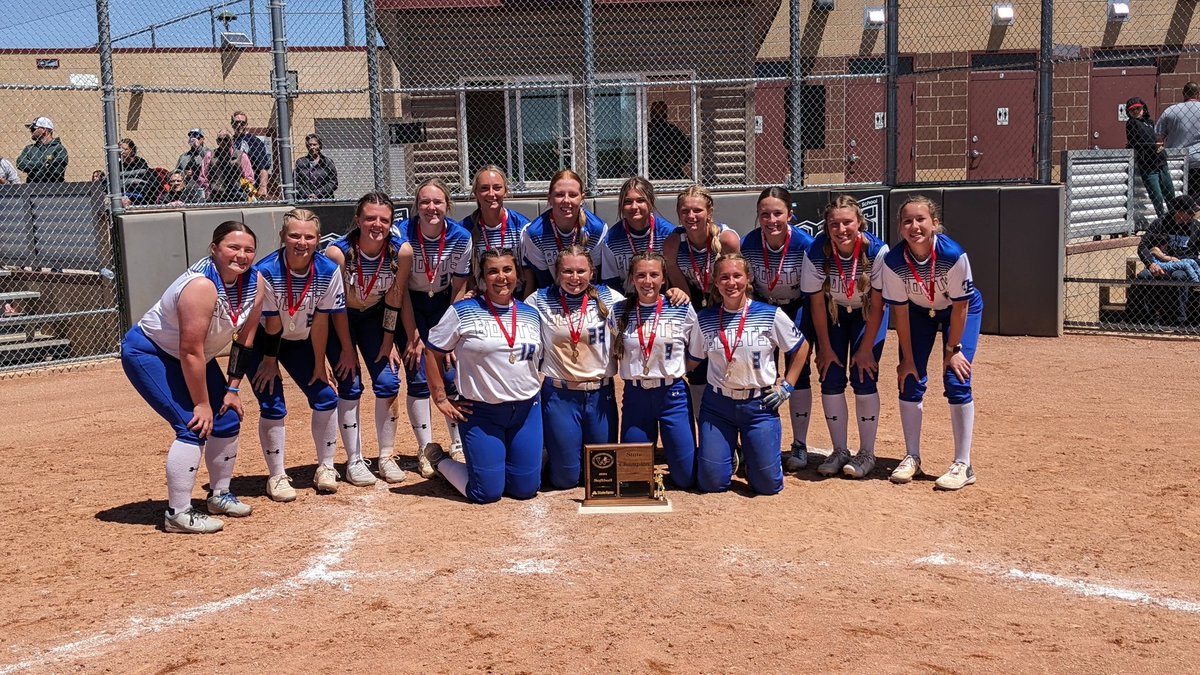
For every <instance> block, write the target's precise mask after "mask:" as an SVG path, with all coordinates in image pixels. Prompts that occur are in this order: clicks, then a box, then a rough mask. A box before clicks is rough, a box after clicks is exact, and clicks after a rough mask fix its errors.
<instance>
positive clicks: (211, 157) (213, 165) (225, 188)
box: [200, 129, 254, 202]
mask: <svg viewBox="0 0 1200 675" xmlns="http://www.w3.org/2000/svg"><path fill="white" fill-rule="evenodd" d="M243 181H245V183H244V184H243ZM200 187H202V188H204V191H205V194H206V195H207V197H208V201H210V202H244V201H248V200H247V197H248V196H249V194H252V192H251V191H252V190H253V188H254V169H253V168H252V167H251V164H250V157H249V156H247V155H246V153H244V152H242V151H241V150H238V149H237V148H236V147H234V145H233V136H232V135H231V134H230V133H229V130H228V129H222V130H221V131H219V132H217V149H216V150H213V151H212V152H210V153H208V154H207V155H205V156H204V160H203V161H202V162H201V165H200Z"/></svg>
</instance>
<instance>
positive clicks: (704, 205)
mask: <svg viewBox="0 0 1200 675" xmlns="http://www.w3.org/2000/svg"><path fill="white" fill-rule="evenodd" d="M675 211H676V213H677V215H678V216H679V225H680V227H679V229H678V230H676V233H675V234H673V235H671V236H670V237H669V238H667V241H666V242H665V243H664V244H663V258H665V259H666V261H667V280H668V281H670V282H671V285H672V286H674V287H675V288H686V289H687V292H688V295H690V296H691V298H692V307H693V308H694V309H695V310H696V311H697V312H699V311H701V310H703V309H704V308H706V307H708V303H709V299H710V298H711V297H712V290H713V264H714V263H715V261H716V259H717V258H718V257H720V256H721V255H722V254H723V253H737V252H738V251H739V249H740V248H741V241H739V240H738V236H737V232H734V231H733V229H732V228H730V227H729V226H728V225H725V224H724V223H717V222H716V221H715V220H713V198H712V195H711V194H710V193H709V192H708V190H705V189H704V188H702V187H700V186H699V185H692V186H690V187H688V188H687V189H685V190H684V191H683V192H681V193H679V197H677V198H676V200H675ZM707 380H708V364H707V363H704V362H702V363H701V364H700V365H699V366H698V367H696V368H694V369H692V370H690V371H689V372H688V388H689V389H690V390H691V397H692V412H693V413H695V414H697V415H698V414H699V413H700V397H702V396H703V395H704V388H705V383H706V382H707Z"/></svg>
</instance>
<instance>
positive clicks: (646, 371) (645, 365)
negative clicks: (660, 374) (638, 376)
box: [642, 362, 650, 376]
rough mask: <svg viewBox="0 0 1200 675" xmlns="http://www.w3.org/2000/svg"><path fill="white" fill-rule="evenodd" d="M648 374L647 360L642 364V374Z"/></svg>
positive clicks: (648, 365) (648, 364)
mask: <svg viewBox="0 0 1200 675" xmlns="http://www.w3.org/2000/svg"><path fill="white" fill-rule="evenodd" d="M649 374H650V363H649V362H646V363H643V364H642V375H643V376H645V375H649Z"/></svg>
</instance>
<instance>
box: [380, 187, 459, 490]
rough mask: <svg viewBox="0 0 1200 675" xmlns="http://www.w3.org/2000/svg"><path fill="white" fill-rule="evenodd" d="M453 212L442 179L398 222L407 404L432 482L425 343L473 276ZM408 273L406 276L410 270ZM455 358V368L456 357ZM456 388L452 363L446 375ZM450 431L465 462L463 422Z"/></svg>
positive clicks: (420, 193) (423, 190)
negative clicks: (411, 213)
mask: <svg viewBox="0 0 1200 675" xmlns="http://www.w3.org/2000/svg"><path fill="white" fill-rule="evenodd" d="M449 211H450V188H448V187H446V184H445V183H443V182H442V181H440V180H438V179H437V178H432V179H430V180H427V181H425V182H424V183H421V185H419V186H418V187H417V215H415V216H413V217H411V218H409V219H408V220H405V221H403V222H400V223H397V224H396V227H395V229H396V231H397V232H398V233H399V234H400V236H401V238H402V239H403V240H404V246H403V247H402V248H401V249H400V279H399V281H398V282H397V283H399V284H401V285H402V287H404V288H406V290H407V291H408V294H407V297H406V298H405V302H404V311H403V313H402V314H401V318H402V320H403V323H404V334H403V335H402V336H401V337H402V338H403V340H402V341H401V345H400V348H401V349H403V350H404V373H405V379H406V381H407V384H408V396H407V398H406V400H405V405H406V407H407V410H408V421H409V422H410V423H412V429H413V434H414V435H415V436H416V440H417V468H418V469H419V470H420V472H421V475H422V476H424V477H425V478H433V476H434V474H435V472H434V470H433V467H432V466H430V465H428V464H427V463H425V462H424V461H422V459H421V457H422V455H421V449H422V448H424V447H425V446H426V445H429V444H430V443H432V442H433V433H432V429H431V428H430V424H431V416H432V412H431V409H430V404H429V384H428V381H427V380H426V379H425V365H424V363H422V360H423V359H424V358H425V339H426V338H427V337H428V335H429V329H430V328H433V327H434V326H436V325H437V323H438V322H439V321H441V320H442V315H443V314H445V313H446V309H447V308H449V307H450V305H452V304H454V303H455V302H458V301H459V300H462V299H463V296H464V294H466V291H467V277H468V276H469V275H470V273H471V235H470V234H467V231H466V230H464V229H463V227H462V225H459V224H458V221H455V220H451V219H450V218H447V217H446V214H447V213H449ZM406 271H407V272H408V273H407V274H406V273H405V272H406ZM450 358H451V364H452V360H453V358H454V357H453V356H451V357H450ZM446 379H447V380H448V381H449V382H450V383H451V384H450V389H451V390H453V382H454V372H453V365H450V370H449V371H448V372H447V373H446ZM446 427H447V428H448V429H449V431H450V455H451V457H453V458H454V459H455V460H456V461H462V459H463V456H462V438H461V437H460V435H459V429H458V423H457V422H455V421H454V420H453V419H452V418H450V417H447V418H446Z"/></svg>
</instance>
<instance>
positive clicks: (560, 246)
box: [550, 217, 579, 253]
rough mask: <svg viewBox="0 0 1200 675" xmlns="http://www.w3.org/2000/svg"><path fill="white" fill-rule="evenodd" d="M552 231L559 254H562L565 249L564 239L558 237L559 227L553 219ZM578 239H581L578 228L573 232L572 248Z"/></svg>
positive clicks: (551, 222) (551, 221) (551, 223)
mask: <svg viewBox="0 0 1200 675" xmlns="http://www.w3.org/2000/svg"><path fill="white" fill-rule="evenodd" d="M550 230H551V231H552V232H554V243H555V245H556V246H558V252H559V253H562V250H563V248H565V247H564V246H563V243H562V237H559V236H558V225H557V224H556V223H555V222H554V218H553V217H551V218H550ZM578 237H579V228H578V227H576V228H575V229H573V230H571V245H572V246H574V245H575V240H576V239H578Z"/></svg>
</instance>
